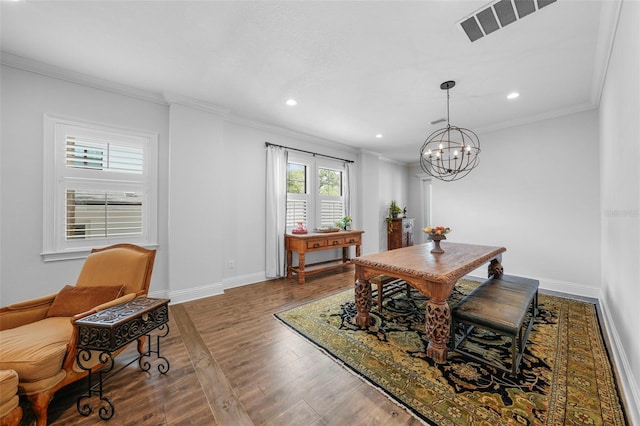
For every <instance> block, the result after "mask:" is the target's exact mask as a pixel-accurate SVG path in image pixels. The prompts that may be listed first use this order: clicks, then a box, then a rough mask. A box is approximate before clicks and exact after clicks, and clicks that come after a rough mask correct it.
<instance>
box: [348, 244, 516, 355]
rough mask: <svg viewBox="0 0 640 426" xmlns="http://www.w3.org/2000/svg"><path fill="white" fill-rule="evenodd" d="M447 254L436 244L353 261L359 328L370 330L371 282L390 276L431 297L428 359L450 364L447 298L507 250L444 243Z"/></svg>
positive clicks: (377, 254) (498, 259)
mask: <svg viewBox="0 0 640 426" xmlns="http://www.w3.org/2000/svg"><path fill="white" fill-rule="evenodd" d="M441 246H442V248H443V249H444V253H439V254H433V253H431V249H432V248H433V244H432V243H427V244H420V245H416V246H411V247H404V248H399V249H396V250H389V251H385V252H382V253H374V254H369V255H366V256H362V257H357V258H355V259H353V260H352V262H353V263H354V264H355V265H356V273H355V275H356V276H355V278H356V283H355V302H356V308H357V310H358V315H357V316H356V319H355V321H356V324H357V325H358V326H360V327H367V326H369V325H370V323H371V317H370V316H369V311H370V310H371V282H370V280H371V278H373V277H375V276H378V275H388V276H391V277H395V278H400V279H403V280H405V281H406V282H408V283H409V284H411V286H413V287H414V288H415V289H416V290H418V291H419V292H420V293H422V294H424V295H426V296H428V297H429V301H428V302H427V308H426V314H425V317H426V318H425V322H426V331H427V336H429V346H428V347H427V356H428V357H430V358H431V359H433V360H434V361H435V362H437V363H444V362H446V360H447V342H448V340H449V334H450V325H451V311H450V309H449V304H448V303H447V298H448V297H449V295H450V294H451V291H452V290H453V287H454V286H455V284H456V282H457V281H458V280H459V279H460V278H462V277H463V276H465V275H466V274H468V273H469V272H471V271H473V270H474V269H476V268H477V267H479V266H481V265H482V264H484V263H486V262H489V261H491V260H493V259H496V261H497V262H500V260H501V257H502V256H501V254H502V253H503V252H504V251H506V249H505V248H504V247H490V246H478V245H472V244H459V243H445V242H444V241H443V242H442V243H441Z"/></svg>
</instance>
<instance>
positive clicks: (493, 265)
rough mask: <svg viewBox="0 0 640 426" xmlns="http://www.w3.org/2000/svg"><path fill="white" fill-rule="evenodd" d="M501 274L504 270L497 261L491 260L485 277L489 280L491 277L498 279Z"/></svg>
mask: <svg viewBox="0 0 640 426" xmlns="http://www.w3.org/2000/svg"><path fill="white" fill-rule="evenodd" d="M502 274H504V268H503V267H502V264H501V263H500V260H499V259H493V260H492V261H491V262H489V267H488V268H487V276H488V277H489V278H491V277H493V276H495V277H499V276H500V275H502Z"/></svg>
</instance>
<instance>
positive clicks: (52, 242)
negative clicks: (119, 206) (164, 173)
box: [41, 114, 158, 262]
mask: <svg viewBox="0 0 640 426" xmlns="http://www.w3.org/2000/svg"><path fill="white" fill-rule="evenodd" d="M64 126H71V127H77V128H81V129H84V130H86V131H87V132H99V133H110V134H117V135H122V136H123V137H124V138H126V139H138V140H142V143H143V144H145V146H144V148H143V149H144V151H145V158H144V166H143V174H142V176H141V178H132V176H123V177H120V178H118V179H117V180H111V182H109V180H110V178H111V176H110V174H109V175H107V176H105V177H104V180H103V179H100V180H97V179H93V182H92V185H95V187H100V186H104V188H105V190H110V189H114V188H119V187H130V186H131V185H135V186H137V187H138V188H139V189H140V191H141V192H142V193H143V196H144V202H143V223H144V224H145V225H144V227H143V233H142V235H141V236H140V237H136V238H131V237H117V236H113V237H108V238H99V239H90V240H85V241H86V244H81V243H77V242H75V243H73V244H70V243H68V242H66V241H65V238H64V235H65V227H64V225H65V221H64V212H65V207H64V202H65V198H66V197H65V192H66V188H67V187H68V185H67V183H71V184H73V183H75V182H78V181H82V180H78V178H77V177H74V176H75V175H76V172H77V171H73V170H72V172H71V173H62V176H61V173H60V168H61V167H62V168H65V167H66V165H65V160H64V157H63V156H60V155H58V154H59V150H60V149H62V150H63V152H64V149H65V148H64V147H65V144H66V141H65V140H64V138H62V139H63V140H60V139H61V138H60V137H59V136H60V133H59V130H60V129H61V128H62V127H64ZM43 130H44V135H43V141H44V150H43V154H44V155H43V161H44V164H43V180H44V182H43V230H42V236H43V250H42V253H41V256H42V259H43V260H44V261H45V262H49V261H57V260H67V259H79V258H83V257H86V256H87V255H88V254H89V253H90V251H91V249H92V248H94V247H103V246H108V245H111V244H117V243H124V242H127V243H132V244H138V245H140V246H143V247H147V248H153V247H157V245H158V243H157V241H158V133H153V132H147V131H140V130H134V129H127V128H122V127H117V126H113V125H108V124H102V123H95V122H88V121H86V120H78V119H70V118H65V117H60V116H56V115H52V114H44V126H43ZM60 144H62V147H61V146H60ZM82 179H84V180H85V182H88V181H91V180H92V179H91V177H90V176H89V175H88V174H87V176H85V177H84V178H82ZM105 184H106V185H105Z"/></svg>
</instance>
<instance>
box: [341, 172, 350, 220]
mask: <svg viewBox="0 0 640 426" xmlns="http://www.w3.org/2000/svg"><path fill="white" fill-rule="evenodd" d="M351 166H352V163H350V162H348V161H345V163H344V188H343V189H342V193H343V194H344V215H345V216H349V217H351Z"/></svg>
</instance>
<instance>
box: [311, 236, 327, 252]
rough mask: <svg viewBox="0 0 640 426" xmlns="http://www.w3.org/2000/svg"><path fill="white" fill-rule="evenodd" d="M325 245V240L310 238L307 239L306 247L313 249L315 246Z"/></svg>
mask: <svg viewBox="0 0 640 426" xmlns="http://www.w3.org/2000/svg"><path fill="white" fill-rule="evenodd" d="M326 246H327V240H324V239H323V240H315V241H314V240H312V241H307V249H310V250H313V249H317V248H322V247H326Z"/></svg>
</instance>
